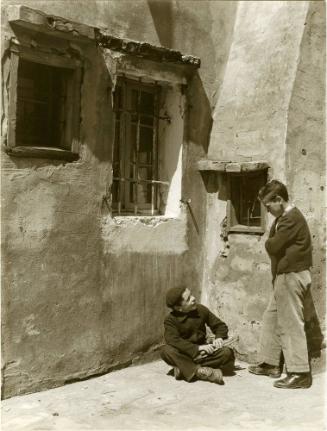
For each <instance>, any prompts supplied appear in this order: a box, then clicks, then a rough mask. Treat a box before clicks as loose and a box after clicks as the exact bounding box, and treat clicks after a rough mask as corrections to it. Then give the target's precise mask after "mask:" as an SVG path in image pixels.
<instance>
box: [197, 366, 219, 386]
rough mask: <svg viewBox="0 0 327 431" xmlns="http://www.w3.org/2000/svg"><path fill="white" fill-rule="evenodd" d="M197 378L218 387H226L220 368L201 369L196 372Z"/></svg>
mask: <svg viewBox="0 0 327 431" xmlns="http://www.w3.org/2000/svg"><path fill="white" fill-rule="evenodd" d="M196 377H197V378H198V379H199V380H205V381H208V382H212V383H218V385H224V380H223V373H222V371H221V370H220V369H219V368H216V369H214V368H210V367H199V368H198V369H197V370H196Z"/></svg>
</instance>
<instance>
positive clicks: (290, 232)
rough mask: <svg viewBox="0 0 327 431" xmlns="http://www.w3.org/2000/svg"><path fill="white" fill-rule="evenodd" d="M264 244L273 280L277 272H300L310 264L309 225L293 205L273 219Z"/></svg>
mask: <svg viewBox="0 0 327 431" xmlns="http://www.w3.org/2000/svg"><path fill="white" fill-rule="evenodd" d="M276 223H277V230H276ZM265 246H266V250H267V252H268V254H269V257H270V259H271V271H272V275H273V280H274V279H275V278H276V275H277V274H284V273H288V272H300V271H304V270H306V269H309V268H310V267H311V266H312V245H311V235H310V231H309V227H308V225H307V222H306V220H305V218H304V216H303V214H302V213H301V211H299V210H298V209H297V208H295V207H294V208H292V209H291V210H290V211H289V212H287V213H286V214H285V215H282V216H280V217H279V218H277V219H276V220H275V221H274V223H273V224H272V226H271V229H270V233H269V238H268V239H267V241H266V244H265Z"/></svg>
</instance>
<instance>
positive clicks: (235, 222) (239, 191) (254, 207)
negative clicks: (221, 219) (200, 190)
mask: <svg viewBox="0 0 327 431" xmlns="http://www.w3.org/2000/svg"><path fill="white" fill-rule="evenodd" d="M266 182H267V171H266V170H264V171H258V172H255V173H252V172H251V173H244V174H231V175H230V179H229V188H230V193H229V195H230V200H229V211H228V224H229V231H234V232H244V231H245V232H246V231H248V232H259V233H263V232H264V228H265V225H264V223H265V220H264V214H265V211H264V208H263V206H262V204H261V203H260V201H259V200H258V192H259V189H260V188H261V187H262V186H263V185H264V184H266Z"/></svg>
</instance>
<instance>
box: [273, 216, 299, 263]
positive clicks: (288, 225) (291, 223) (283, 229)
mask: <svg viewBox="0 0 327 431" xmlns="http://www.w3.org/2000/svg"><path fill="white" fill-rule="evenodd" d="M297 231H298V228H297V226H296V221H295V220H294V219H292V218H290V217H281V219H280V221H279V223H278V227H277V230H276V232H275V235H274V236H272V237H271V238H268V239H267V241H266V243H265V247H266V250H267V252H268V253H269V254H270V255H276V254H279V253H280V252H281V251H282V250H283V249H284V248H285V247H286V246H287V244H289V243H290V242H291V241H292V240H294V239H295V237H296V234H297Z"/></svg>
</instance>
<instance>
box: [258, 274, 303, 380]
mask: <svg viewBox="0 0 327 431" xmlns="http://www.w3.org/2000/svg"><path fill="white" fill-rule="evenodd" d="M310 285H311V274H310V271H309V270H306V271H301V272H289V273H287V274H279V275H277V277H276V279H275V282H274V286H273V292H272V295H271V298H270V301H269V305H268V307H267V309H266V311H265V313H264V316H263V328H262V332H261V337H260V347H259V360H260V362H265V363H267V364H271V365H276V366H278V365H279V364H280V358H281V353H283V355H284V360H285V365H286V369H287V372H289V373H292V372H294V373H305V372H309V371H310V365H309V358H308V347H307V339H306V334H305V330H304V298H305V296H306V294H307V292H308V290H309V289H310Z"/></svg>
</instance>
